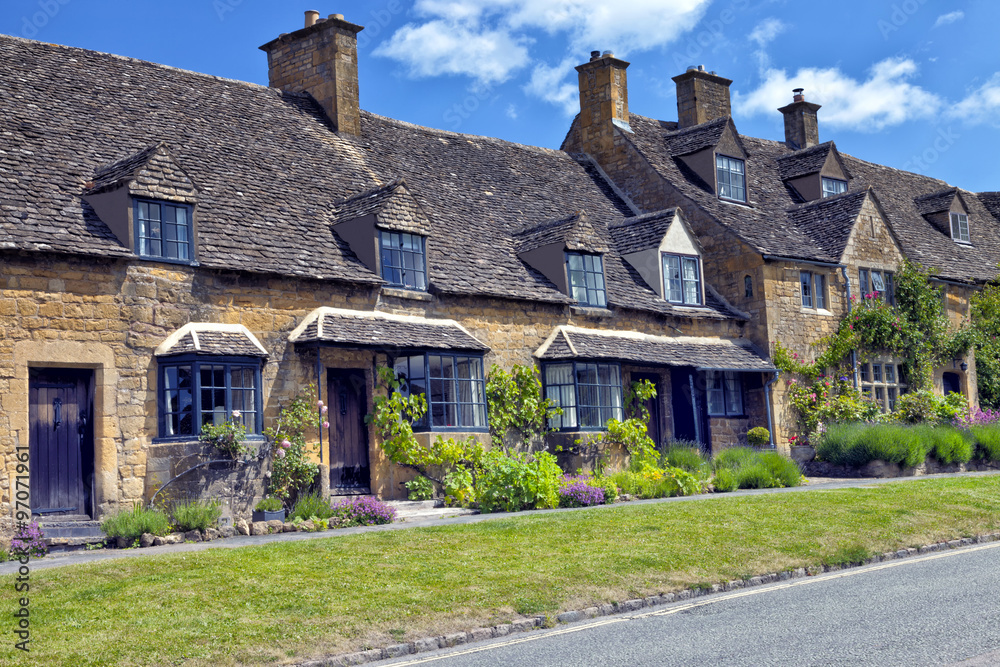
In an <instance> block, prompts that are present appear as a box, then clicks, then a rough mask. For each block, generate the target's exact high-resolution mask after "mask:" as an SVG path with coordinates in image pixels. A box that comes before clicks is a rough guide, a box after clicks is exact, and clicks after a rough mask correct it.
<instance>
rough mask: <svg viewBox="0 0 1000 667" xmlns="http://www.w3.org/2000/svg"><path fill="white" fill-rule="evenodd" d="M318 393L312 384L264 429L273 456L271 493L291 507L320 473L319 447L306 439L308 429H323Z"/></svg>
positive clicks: (282, 409)
mask: <svg viewBox="0 0 1000 667" xmlns="http://www.w3.org/2000/svg"><path fill="white" fill-rule="evenodd" d="M318 396H319V395H318V393H317V391H316V385H314V384H310V385H309V386H308V387H307V388H306V389H305V390H304V391H303V392H302V393H300V394H299V395H298V396H296V397H295V398H294V399H292V402H291V403H289V404H288V405H286V406H283V407H282V408H281V411H280V413H279V415H278V419H277V420H276V421H275V423H274V424H273V425H271V426H269V427H267V428H266V429H264V435H265V436H266V437H267V439H268V440H269V441H270V442H271V456H272V461H271V483H270V487H269V490H268V493H270V495H272V496H274V497H275V498H279V499H281V500H282V501H283V502H284V503H285V504H286V506H288V507H291V506H293V505H294V504H295V501H296V500H297V499H298V496H299V495H300V494H301V493H303V492H305V491H307V490H308V489H309V487H310V486H312V483H313V481H314V480H315V479H316V475H317V474H318V473H319V466H317V465H316V464H315V463H313V462H312V461H311V460H310V458H311V455H312V454H314V453H315V451H316V447H315V445H313V444H310V443H308V442H306V432H307V431H317V432H318V431H319V429H320V428H321V424H322V416H321V411H322V409H323V403H322V402H321V401H320V400H319V398H318Z"/></svg>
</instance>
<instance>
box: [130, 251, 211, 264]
mask: <svg viewBox="0 0 1000 667" xmlns="http://www.w3.org/2000/svg"><path fill="white" fill-rule="evenodd" d="M135 256H136V257H137V258H138V259H141V260H142V261H144V262H163V263H164V264H178V265H180V266H200V264H198V262H197V261H196V260H193V259H174V258H172V257H156V256H154V255H140V254H139V253H136V255H135Z"/></svg>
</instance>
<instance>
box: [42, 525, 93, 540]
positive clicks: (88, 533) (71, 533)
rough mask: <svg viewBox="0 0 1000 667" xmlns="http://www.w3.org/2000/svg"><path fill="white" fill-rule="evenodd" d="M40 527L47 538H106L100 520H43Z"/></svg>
mask: <svg viewBox="0 0 1000 667" xmlns="http://www.w3.org/2000/svg"><path fill="white" fill-rule="evenodd" d="M38 527H39V528H41V530H42V535H44V536H45V539H46V540H53V539H62V538H99V539H104V532H103V531H101V522H100V521H41V522H39V524H38Z"/></svg>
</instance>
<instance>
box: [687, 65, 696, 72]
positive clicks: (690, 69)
mask: <svg viewBox="0 0 1000 667" xmlns="http://www.w3.org/2000/svg"><path fill="white" fill-rule="evenodd" d="M687 71H688V72H697V71H698V66H697V65H688V68H687Z"/></svg>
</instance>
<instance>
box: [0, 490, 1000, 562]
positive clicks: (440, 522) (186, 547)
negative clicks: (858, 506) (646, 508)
mask: <svg viewBox="0 0 1000 667" xmlns="http://www.w3.org/2000/svg"><path fill="white" fill-rule="evenodd" d="M995 475H1000V471H988V472H965V473H948V474H939V475H925V476H921V477H893V478H888V479H832V478H823V479H820V478H815V479H810V480H809V483H808V484H806V485H804V486H795V487H790V488H787V489H751V490H744V491H734V492H732V493H703V494H699V495H697V496H682V497H677V498H658V499H655V500H634V501H632V502H631V503H629V504H630V505H645V504H652V503H677V502H712V501H714V500H718V499H722V498H739V497H744V496H757V495H762V494H773V493H803V492H808V491H827V490H832V489H856V488H862V487H871V486H876V485H880V484H889V483H893V482H902V483H913V482H919V481H921V480H929V479H947V478H952V477H990V476H995ZM621 506H622V504H621V503H616V504H614V505H597V506H595V507H582V508H564V509H554V510H532V511H529V512H518V513H515V514H507V513H500V514H473V515H468V516H456V517H445V518H441V519H418V520H413V521H405V522H400V523H393V524H389V525H385V526H365V527H360V528H342V529H338V530H328V531H323V532H319V533H277V534H275V535H261V536H256V537H248V536H240V537H230V538H227V539H223V540H213V541H211V542H197V543H189V544H165V545H163V546H160V547H147V548H145V549H97V550H94V551H69V552H62V553H56V554H52V555H50V556H46V557H45V558H40V559H33V560H32V561H31V569H32V570H42V569H46V568H50V567H61V566H63V565H76V564H78V563H92V562H95V561H101V560H111V559H116V558H142V557H145V556H155V555H158V554H169V553H181V552H184V553H187V552H193V551H204V550H205V549H235V548H238V547H248V546H260V545H264V544H271V543H274V542H297V541H300V540H315V539H329V538H337V537H340V536H343V535H353V534H355V533H366V532H378V531H384V530H407V529H409V528H417V527H428V526H450V525H456V524H467V523H478V522H480V521H494V520H497V519H505V518H509V517H511V516H535V515H541V514H546V513H551V512H600V511H603V510H606V509H607V508H609V507H621ZM17 568H18V564H17V563H16V562H6V563H0V575H3V574H10V573H12V572H15V571H17Z"/></svg>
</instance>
